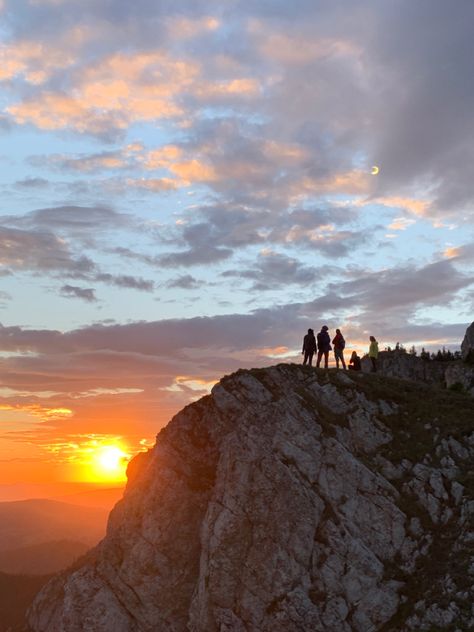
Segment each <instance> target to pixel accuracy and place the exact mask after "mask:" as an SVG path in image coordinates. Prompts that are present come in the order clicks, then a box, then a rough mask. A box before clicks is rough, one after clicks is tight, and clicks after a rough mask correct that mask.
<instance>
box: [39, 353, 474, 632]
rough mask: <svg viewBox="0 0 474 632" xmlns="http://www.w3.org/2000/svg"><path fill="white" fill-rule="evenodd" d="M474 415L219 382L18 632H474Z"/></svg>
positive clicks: (437, 401)
mask: <svg viewBox="0 0 474 632" xmlns="http://www.w3.org/2000/svg"><path fill="white" fill-rule="evenodd" d="M472 413H473V401H472V399H471V398H469V397H467V396H466V395H461V394H457V393H453V392H447V391H441V390H439V389H435V388H433V387H430V386H427V385H423V384H421V385H419V384H415V383H412V382H403V381H401V380H396V379H390V378H384V377H381V376H379V375H364V374H361V373H360V374H349V373H345V372H342V371H341V372H336V371H335V370H330V371H324V370H315V369H311V368H309V367H302V366H296V365H279V366H276V367H271V368H268V369H262V370H252V371H239V372H237V373H236V374H234V375H232V376H230V377H227V378H224V379H223V380H222V381H221V382H220V383H219V384H218V385H216V386H215V387H214V389H213V391H212V394H211V395H210V396H208V397H205V398H203V399H201V400H199V401H198V402H196V403H194V404H192V405H190V406H188V407H186V408H185V409H184V410H183V411H182V412H181V413H179V414H178V415H177V416H176V417H174V419H173V420H172V421H171V422H170V423H169V425H168V426H167V427H166V428H165V429H164V430H162V431H161V432H160V434H159V435H158V437H157V442H156V446H155V447H154V448H153V450H151V451H150V452H148V453H146V454H142V455H139V457H137V458H136V459H135V460H134V461H132V464H131V466H130V470H129V474H130V480H129V483H128V486H127V489H126V492H125V496H124V498H123V500H122V501H120V502H119V503H118V504H117V505H116V507H115V509H114V510H113V511H112V513H111V516H110V520H109V525H108V530H107V536H106V538H105V539H104V540H103V541H102V543H101V544H100V545H99V546H98V547H97V548H96V549H95V550H94V551H92V552H91V553H90V554H89V556H88V557H87V558H86V559H84V560H83V561H82V562H80V563H79V564H78V565H77V566H76V567H75V568H73V569H70V570H69V572H67V573H63V574H62V575H58V576H56V577H55V578H53V580H52V581H51V582H50V583H49V584H48V585H47V586H46V587H45V588H44V589H43V590H42V592H41V593H40V594H39V595H38V597H37V598H36V601H35V602H34V604H33V606H32V608H31V610H30V612H29V617H28V621H29V626H30V628H29V629H30V630H32V631H34V632H60V631H61V632H63V631H67V632H76V631H79V630H81V631H82V630H87V631H88V632H99V631H100V632H135V631H137V632H138V631H151V630H154V631H163V632H185V631H191V632H244V631H245V632H306V631H307V632H318V631H321V632H323V631H324V632H351V631H353V630H355V631H360V632H370V631H382V630H383V631H384V632H389V631H391V630H392V631H397V632H405V631H409V630H434V629H437V630H438V629H450V630H456V629H458V630H467V629H472V626H474V610H473V605H472V604H473V602H474V599H473V597H474V594H473V584H474V559H473V556H472V553H473V549H472V547H473V539H472V533H471V531H470V528H469V527H470V524H472V522H471V521H472V514H473V512H474V500H473V499H472V478H470V477H471V476H472V475H471V474H470V467H471V466H472V459H473V456H474V435H473V433H472Z"/></svg>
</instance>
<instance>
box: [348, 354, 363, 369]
mask: <svg viewBox="0 0 474 632" xmlns="http://www.w3.org/2000/svg"><path fill="white" fill-rule="evenodd" d="M361 370H362V365H361V363H360V358H359V356H358V355H357V352H356V351H353V352H352V355H351V359H350V360H349V371H361Z"/></svg>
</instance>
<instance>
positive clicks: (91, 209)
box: [0, 205, 134, 239]
mask: <svg viewBox="0 0 474 632" xmlns="http://www.w3.org/2000/svg"><path fill="white" fill-rule="evenodd" d="M0 221H2V222H4V223H6V224H10V225H14V226H22V227H27V228H32V229H35V230H41V231H45V230H48V231H59V232H62V231H66V232H68V233H69V234H71V235H75V236H78V235H80V234H82V235H84V236H86V237H87V238H88V239H89V238H90V234H91V233H93V234H95V233H97V232H98V231H103V230H117V229H120V228H130V227H132V226H133V224H134V219H133V218H132V216H130V215H128V214H125V213H118V212H117V211H115V210H113V209H112V208H110V207H107V206H74V205H70V206H69V205H68V206H55V207H47V208H40V209H37V210H35V211H31V212H30V213H26V214H24V215H6V216H5V215H4V216H3V217H0Z"/></svg>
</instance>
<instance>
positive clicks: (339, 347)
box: [332, 329, 346, 369]
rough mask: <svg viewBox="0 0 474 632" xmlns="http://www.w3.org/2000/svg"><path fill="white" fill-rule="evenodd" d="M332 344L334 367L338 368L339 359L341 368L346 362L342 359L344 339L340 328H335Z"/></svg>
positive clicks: (344, 366)
mask: <svg viewBox="0 0 474 632" xmlns="http://www.w3.org/2000/svg"><path fill="white" fill-rule="evenodd" d="M332 344H333V345H334V357H335V358H336V369H338V368H339V360H340V361H341V362H342V368H343V369H345V368H346V363H345V360H344V348H345V346H346V341H345V340H344V336H343V335H342V334H341V330H340V329H336V335H335V336H334V338H333V339H332Z"/></svg>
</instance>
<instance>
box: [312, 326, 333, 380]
mask: <svg viewBox="0 0 474 632" xmlns="http://www.w3.org/2000/svg"><path fill="white" fill-rule="evenodd" d="M328 329H329V328H328V326H327V325H323V326H322V327H321V331H320V332H319V334H318V359H317V361H316V366H317V367H318V368H319V365H320V364H321V358H322V357H323V356H324V368H325V369H327V368H328V361H329V352H330V351H331V338H330V337H329V334H328Z"/></svg>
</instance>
